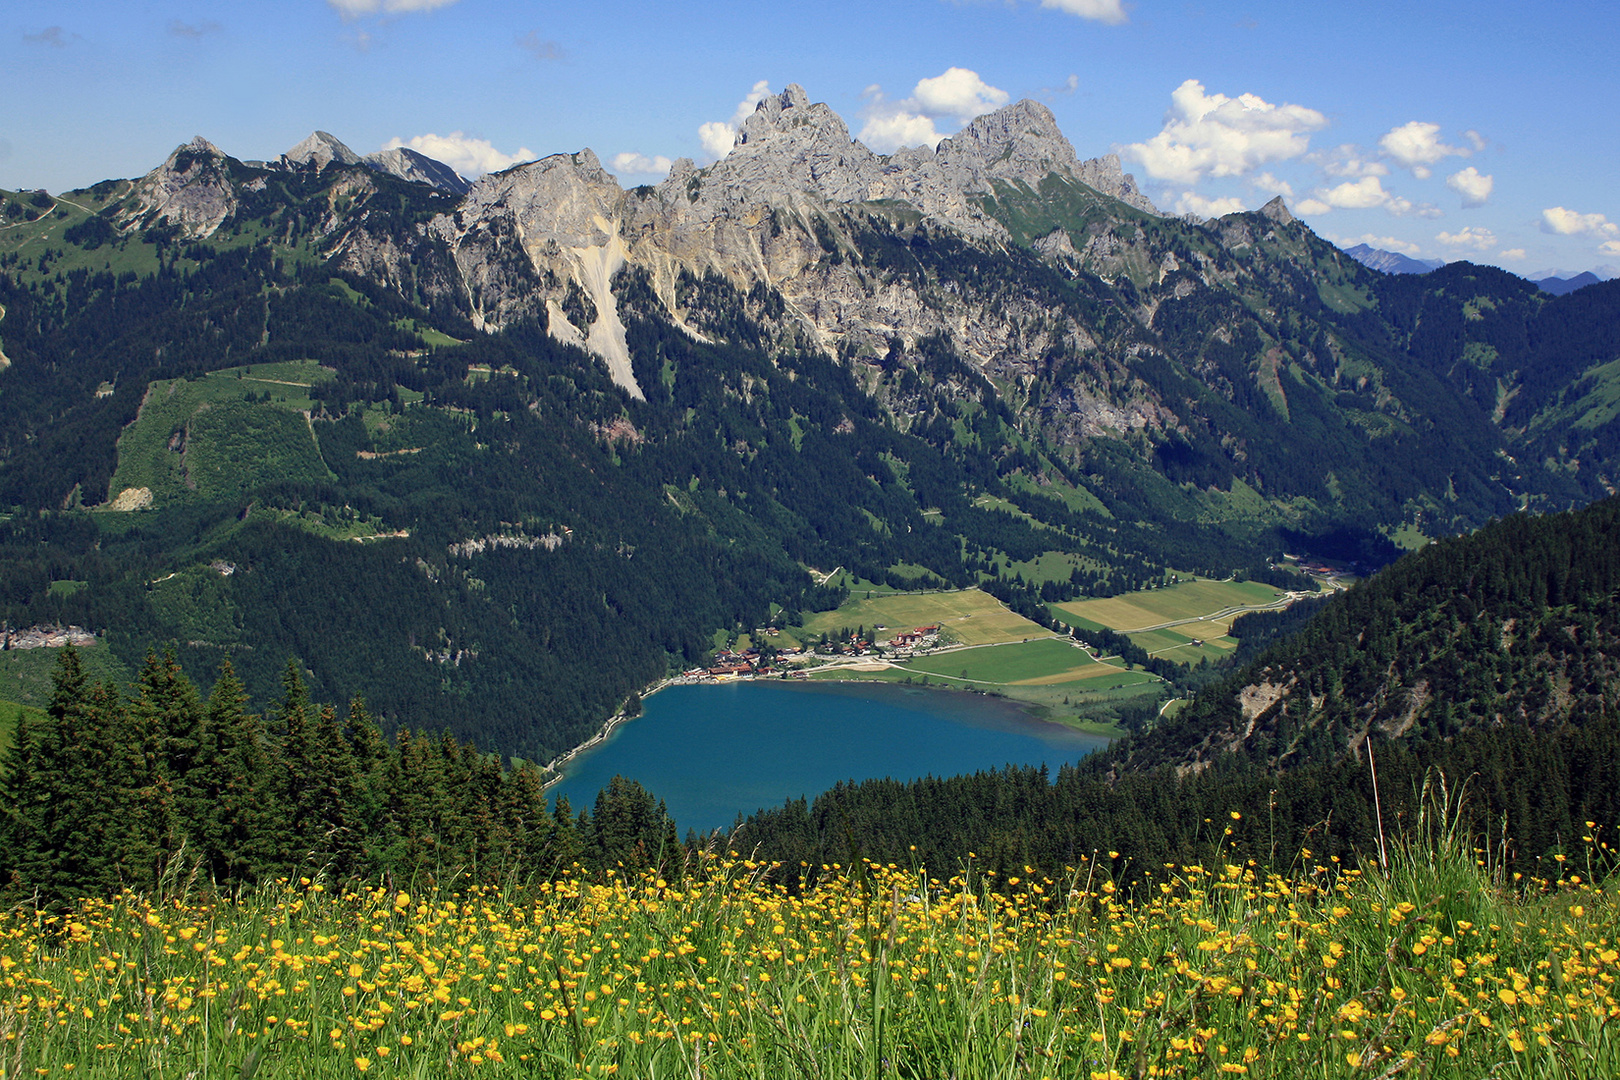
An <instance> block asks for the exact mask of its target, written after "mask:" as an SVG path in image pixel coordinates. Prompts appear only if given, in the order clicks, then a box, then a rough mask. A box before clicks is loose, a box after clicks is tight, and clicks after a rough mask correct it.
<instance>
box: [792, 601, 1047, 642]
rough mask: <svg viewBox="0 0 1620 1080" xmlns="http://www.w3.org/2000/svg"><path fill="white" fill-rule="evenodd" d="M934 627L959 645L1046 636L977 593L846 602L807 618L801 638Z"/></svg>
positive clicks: (1035, 627)
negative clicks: (861, 630)
mask: <svg viewBox="0 0 1620 1080" xmlns="http://www.w3.org/2000/svg"><path fill="white" fill-rule="evenodd" d="M936 623H937V624H938V625H939V626H940V628H941V629H942V630H945V631H947V632H948V633H949V635H950V636H951V638H952V639H954V640H955V641H957V642H960V643H961V644H963V645H997V644H1001V643H1003V642H1009V641H1024V640H1027V639H1029V638H1040V637H1050V636H1051V631H1049V630H1047V629H1045V628H1044V627H1041V626H1037V625H1036V624H1035V623H1032V622H1030V621H1029V620H1028V619H1026V618H1024V617H1023V616H1022V615H1015V614H1013V613H1012V612H1011V611H1009V610H1008V609H1007V608H1006V607H1005V606H1004V605H1003V604H1002V603H1001V602H1000V601H998V600H997V599H996V598H995V597H993V596H991V595H989V594H988V593H984V592H980V591H979V590H978V589H962V590H960V591H958V592H935V593H899V594H895V595H892V596H878V595H877V594H875V593H874V594H873V596H872V599H870V600H866V599H859V600H857V599H851V600H849V601H847V602H846V603H845V604H844V605H843V606H842V607H840V608H838V609H836V610H834V611H820V612H816V613H815V614H812V615H807V616H806V617H805V620H804V636H806V637H815V636H816V635H819V634H824V633H834V632H836V631H838V630H839V629H841V628H843V627H849V628H851V629H854V628H855V627H857V626H865V627H868V628H870V627H872V626H886V627H888V632H891V633H892V632H894V631H898V630H909V629H911V628H912V627H914V626H930V625H933V624H936Z"/></svg>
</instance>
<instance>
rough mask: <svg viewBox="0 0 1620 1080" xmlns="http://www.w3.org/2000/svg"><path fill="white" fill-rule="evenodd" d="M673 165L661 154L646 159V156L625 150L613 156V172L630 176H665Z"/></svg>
mask: <svg viewBox="0 0 1620 1080" xmlns="http://www.w3.org/2000/svg"><path fill="white" fill-rule="evenodd" d="M673 164H675V163H674V162H673V161H671V160H669V158H667V157H665V156H664V155H662V154H656V155H654V156H653V157H648V156H647V155H646V154H642V153H637V152H636V151H633V150H627V151H625V152H624V153H622V154H614V155H613V171H614V172H616V173H624V174H628V175H630V176H665V175H667V174H668V173H669V167H670V166H671V165H673Z"/></svg>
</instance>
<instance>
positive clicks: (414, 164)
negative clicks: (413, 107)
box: [360, 146, 472, 195]
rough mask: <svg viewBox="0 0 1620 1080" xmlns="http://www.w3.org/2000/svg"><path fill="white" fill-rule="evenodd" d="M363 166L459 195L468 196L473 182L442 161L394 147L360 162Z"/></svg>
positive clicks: (400, 147)
mask: <svg viewBox="0 0 1620 1080" xmlns="http://www.w3.org/2000/svg"><path fill="white" fill-rule="evenodd" d="M360 162H361V164H363V165H367V166H369V167H371V168H373V169H375V170H377V171H378V172H384V173H388V174H389V175H390V176H397V177H399V178H400V179H401V180H409V181H411V182H412V183H417V184H427V185H428V186H430V187H436V188H438V189H439V190H441V191H448V192H451V193H453V194H456V195H465V194H466V193H467V189H468V188H470V187H472V182H471V181H470V180H468V179H466V178H465V177H463V176H462V175H461V174H459V173H457V172H456V171H455V170H454V169H452V168H451V167H450V166H448V165H446V164H445V163H444V162H442V161H438V160H436V159H434V158H430V157H428V156H427V155H426V154H424V153H421V152H420V151H417V150H412V149H411V148H410V147H408V146H395V147H392V148H391V149H388V150H379V151H377V152H376V153H375V154H367V155H366V156H365V157H363V158H361V159H360Z"/></svg>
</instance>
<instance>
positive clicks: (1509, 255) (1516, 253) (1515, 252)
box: [1496, 248, 1524, 259]
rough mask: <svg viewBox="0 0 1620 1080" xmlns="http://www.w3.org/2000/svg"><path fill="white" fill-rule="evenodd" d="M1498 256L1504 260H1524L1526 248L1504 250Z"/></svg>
mask: <svg viewBox="0 0 1620 1080" xmlns="http://www.w3.org/2000/svg"><path fill="white" fill-rule="evenodd" d="M1496 254H1497V256H1498V257H1499V258H1503V259H1522V258H1524V248H1503V249H1502V250H1501V251H1498V252H1497V253H1496Z"/></svg>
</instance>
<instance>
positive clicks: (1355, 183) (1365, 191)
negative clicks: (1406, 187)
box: [1317, 176, 1389, 210]
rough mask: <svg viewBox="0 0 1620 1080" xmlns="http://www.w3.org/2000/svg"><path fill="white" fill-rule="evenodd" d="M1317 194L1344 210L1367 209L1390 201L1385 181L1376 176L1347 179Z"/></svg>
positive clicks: (1330, 204)
mask: <svg viewBox="0 0 1620 1080" xmlns="http://www.w3.org/2000/svg"><path fill="white" fill-rule="evenodd" d="M1317 195H1318V197H1319V198H1320V199H1321V200H1322V201H1323V202H1325V203H1327V204H1328V205H1329V206H1336V207H1339V208H1340V209H1343V210H1366V209H1368V208H1370V207H1374V206H1383V205H1384V204H1385V203H1387V202H1388V201H1389V192H1387V191H1385V190H1384V182H1383V181H1382V180H1380V179H1379V178H1378V177H1376V176H1365V177H1362V178H1361V179H1360V180H1346V181H1345V182H1344V183H1342V184H1340V185H1338V186H1337V187H1331V188H1328V189H1326V190H1324V191H1319V192H1317Z"/></svg>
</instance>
